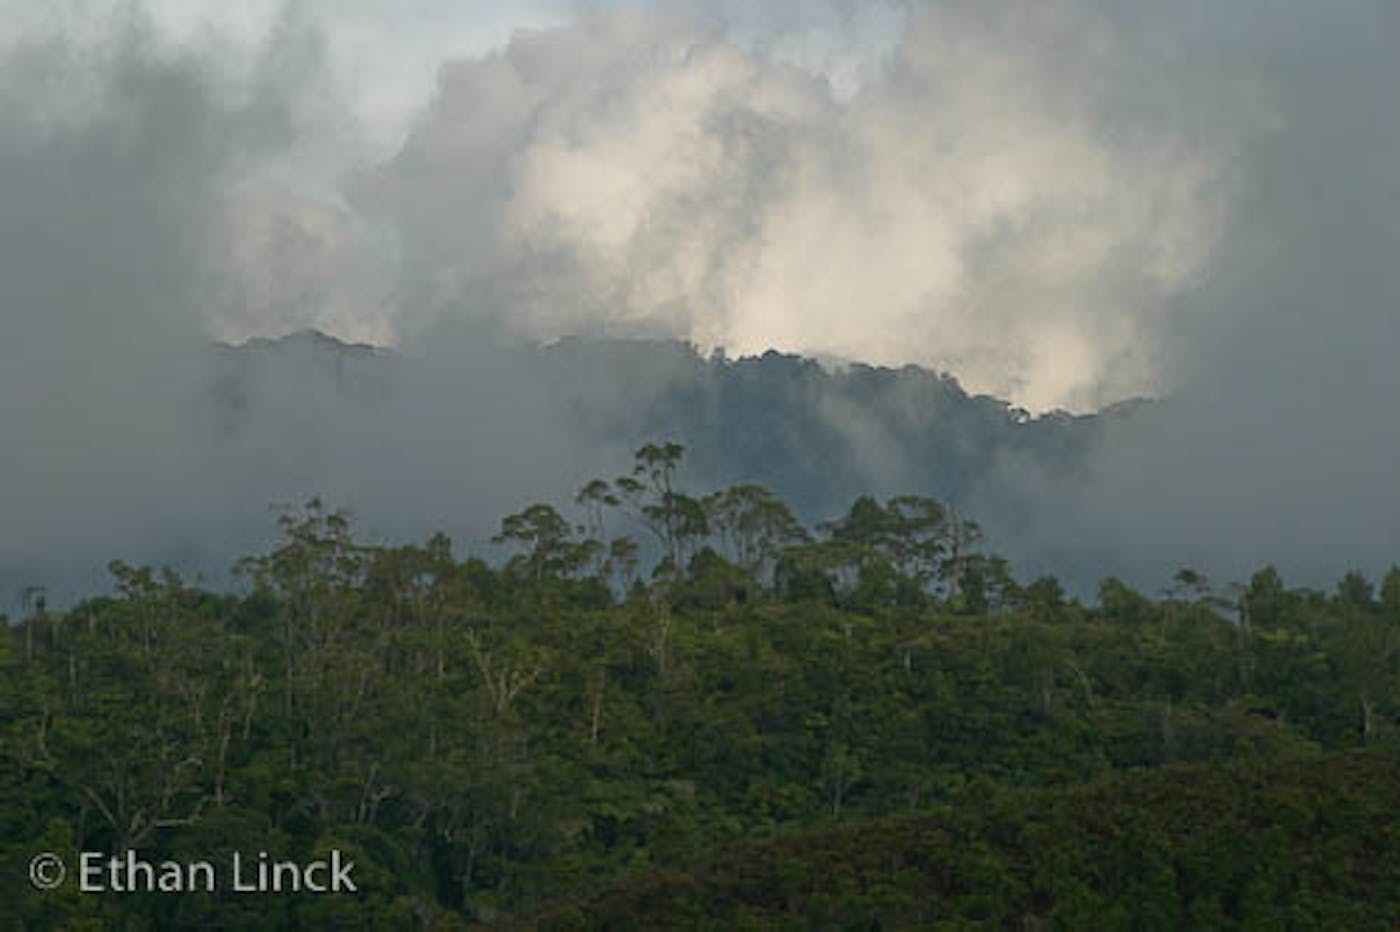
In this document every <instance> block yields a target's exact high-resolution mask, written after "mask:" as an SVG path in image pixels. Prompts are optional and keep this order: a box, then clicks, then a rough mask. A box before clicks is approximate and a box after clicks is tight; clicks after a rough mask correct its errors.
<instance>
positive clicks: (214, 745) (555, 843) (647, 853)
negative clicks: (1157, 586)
mask: <svg viewBox="0 0 1400 932" xmlns="http://www.w3.org/2000/svg"><path fill="white" fill-rule="evenodd" d="M682 453H683V451H682V450H681V448H680V447H679V446H677V445H674V444H666V445H649V446H648V447H644V448H642V449H641V450H639V451H638V454H637V467H636V470H635V471H634V473H633V474H632V475H630V476H626V477H623V478H621V479H618V480H616V481H615V482H604V481H602V480H597V481H595V482H592V483H589V484H588V485H587V486H585V487H584V490H583V491H581V492H580V494H579V496H578V499H577V504H578V505H579V507H580V508H581V509H582V511H583V514H582V516H581V517H580V518H579V519H578V520H574V519H572V518H571V517H569V516H568V515H566V514H564V513H562V512H560V511H559V510H557V509H556V508H555V507H554V506H551V505H546V504H538V505H532V506H530V507H528V508H526V509H525V510H523V511H521V512H519V513H517V514H514V515H511V516H509V517H507V518H506V519H505V520H504V521H503V522H502V529H501V535H500V537H499V541H500V542H501V543H503V544H506V545H508V546H509V547H511V548H513V550H514V554H513V555H512V556H511V557H510V558H509V560H508V561H507V563H506V564H505V565H504V566H502V567H493V566H491V565H488V564H487V563H485V562H483V561H482V560H480V559H476V558H470V557H469V558H467V559H465V560H461V561H459V560H458V559H457V558H456V557H454V555H453V553H452V546H451V543H450V542H449V541H448V540H447V539H446V538H444V537H442V536H440V535H439V536H436V537H434V538H432V539H431V540H429V541H428V542H426V543H425V544H423V545H421V546H414V545H409V546H395V547H376V546H369V545H366V544H364V543H362V542H361V541H359V540H357V539H356V538H355V536H354V533H353V529H352V526H351V523H350V521H349V519H348V517H346V516H345V515H343V514H341V513H339V512H334V511H329V510H327V509H326V508H325V507H324V506H323V505H322V504H321V503H320V502H317V501H313V502H311V503H309V504H308V506H307V507H306V508H304V509H301V510H296V511H288V512H285V513H283V514H282V515H281V517H280V518H279V522H278V523H279V527H280V529H281V532H282V539H281V541H280V542H279V543H278V544H277V545H276V546H275V547H273V548H272V549H271V551H270V552H269V553H267V554H264V555H260V556H256V557H252V558H250V559H248V560H245V561H243V563H242V564H241V569H242V571H243V573H244V575H245V578H246V579H247V580H248V583H249V585H248V586H247V588H246V591H244V592H242V593H240V594H220V593H213V592H206V591H202V590H200V589H197V588H193V587H191V586H189V585H187V584H186V583H185V582H184V581H183V580H181V579H180V578H179V577H178V576H177V575H175V574H173V573H168V572H157V571H155V570H152V569H151V568H148V567H132V566H128V565H126V564H123V563H120V562H115V563H113V564H112V566H111V569H112V574H113V579H114V588H115V592H114V594H113V595H111V596H101V597H96V598H93V599H90V600H88V601H86V602H83V603H80V604H78V605H76V606H73V607H72V608H71V609H69V610H67V611H64V612H55V611H51V610H49V609H47V608H46V606H45V605H44V604H43V602H42V601H41V599H40V598H39V597H38V595H34V596H33V597H31V598H28V599H26V608H25V617H23V618H22V619H21V620H20V621H19V623H18V624H16V625H14V626H12V627H10V628H9V629H8V630H7V634H8V638H7V639H6V640H4V641H0V742H2V743H0V790H2V791H3V795H2V796H0V799H3V802H2V803H0V867H3V868H4V869H5V870H6V871H9V874H8V876H11V877H16V876H22V875H23V871H24V870H25V865H26V864H27V861H28V859H29V858H30V857H32V856H33V855H34V853H36V852H38V851H41V850H54V851H59V852H63V853H66V852H76V851H79V850H96V851H104V852H112V853H119V852H123V851H126V850H134V851H138V852H140V853H141V855H142V856H143V857H144V858H147V859H149V860H161V859H179V858H206V857H227V856H229V855H230V854H231V853H232V852H233V851H244V852H256V851H260V850H266V851H268V852H269V853H271V854H272V855H274V856H276V857H287V858H293V859H303V860H304V859H306V858H309V857H312V856H315V855H316V854H317V853H318V852H325V851H327V850H330V849H332V848H336V849H339V850H342V851H346V852H351V853H352V856H353V858H354V860H355V861H356V862H357V864H358V865H359V869H358V873H357V876H358V877H360V878H362V879H363V880H364V881H365V882H364V884H363V885H362V889H361V890H360V892H359V893H358V894H354V895H349V896H342V897H330V898H326V897H323V898H314V897H308V896H291V897H281V898H267V897H247V896H242V897H239V896H236V895H231V894H214V895H206V894H200V895H198V896H183V897H160V896H156V895H145V894H133V895H131V896H128V897H104V896H86V897H84V896H79V895H77V894H76V893H75V891H74V890H73V889H72V888H71V885H70V886H69V887H66V888H64V889H61V890H59V891H55V892H53V893H49V894H41V893H38V892H37V891H33V890H29V889H27V888H26V889H25V890H23V891H20V894H19V895H18V896H17V897H15V898H13V899H7V901H6V904H5V905H6V908H7V909H11V910H13V911H14V912H15V914H16V915H17V916H18V918H19V920H20V922H21V923H22V925H21V926H20V927H21V928H29V927H33V928H45V927H56V928H100V927H108V926H113V925H116V926H122V925H126V926H127V927H132V928H142V927H170V926H211V927H220V926H223V927H250V928H282V927H294V926H301V927H311V928H320V927H338V926H352V927H368V928H414V927H418V928H443V929H446V928H455V927H460V926H463V925H465V924H466V923H467V922H475V921H502V922H509V921H513V920H514V919H519V918H520V917H538V918H539V922H540V923H541V924H546V925H548V924H551V923H552V924H555V925H557V926H570V925H580V924H583V925H586V924H590V923H591V924H595V925H609V926H617V927H628V926H630V927H636V928H653V927H657V926H659V925H675V924H680V925H694V926H701V927H726V928H727V927H732V926H736V925H737V926H744V925H746V924H747V925H750V926H752V925H763V926H767V925H784V924H795V925H813V924H815V925H819V926H822V925H825V926H840V927H846V926H857V927H862V928H873V927H890V926H892V925H909V924H912V925H928V924H933V923H936V922H939V921H947V922H953V923H957V922H964V923H968V922H982V923H987V922H991V923H995V924H1011V925H1032V926H1034V925H1036V924H1043V925H1060V926H1064V927H1073V928H1077V927H1086V926H1090V927H1104V926H1107V927H1113V926H1115V925H1117V926H1131V927H1162V928H1171V927H1180V926H1183V925H1185V926H1229V925H1231V924H1232V923H1237V924H1250V923H1255V924H1265V925H1267V924H1282V925H1290V924H1291V925H1296V926H1299V927H1306V926H1317V925H1323V926H1330V927H1355V926H1356V925H1357V924H1358V923H1359V924H1360V925H1363V926H1364V925H1366V924H1368V923H1369V922H1370V920H1372V919H1373V918H1374V917H1376V916H1380V915H1387V914H1388V915H1392V916H1393V915H1394V914H1395V913H1396V911H1397V910H1400V883H1397V881H1396V878H1395V876H1394V873H1393V870H1394V863H1393V861H1392V860H1389V858H1390V854H1389V853H1388V852H1384V851H1379V849H1378V848H1377V845H1378V842H1377V839H1378V838H1379V837H1380V835H1377V834H1376V833H1378V832H1379V833H1381V834H1384V832H1386V831H1389V830H1390V823H1389V822H1387V819H1388V818H1389V813H1392V812H1396V811H1400V799H1397V797H1396V795H1395V785H1394V778H1393V776H1392V775H1390V771H1387V772H1386V773H1382V774H1378V773H1376V772H1373V771H1375V769H1376V768H1378V767H1381V763H1384V764H1385V766H1387V767H1390V768H1391V771H1393V770H1394V767H1393V757H1392V755H1393V754H1394V749H1395V748H1396V747H1397V746H1400V728H1397V721H1398V720H1400V635H1397V632H1400V624H1397V621H1396V618H1397V616H1396V608H1395V604H1396V596H1395V592H1396V591H1397V586H1400V583H1396V582H1395V579H1397V578H1400V577H1398V576H1397V574H1396V573H1392V574H1390V575H1389V576H1387V577H1386V579H1385V582H1384V583H1383V584H1382V585H1381V590H1380V597H1379V599H1377V598H1376V597H1375V595H1374V593H1373V592H1372V591H1371V590H1370V589H1369V584H1367V585H1366V586H1363V585H1360V584H1358V583H1357V582H1356V581H1355V580H1350V581H1344V582H1343V584H1342V586H1341V587H1340V588H1339V590H1338V595H1337V597H1335V598H1328V597H1325V596H1321V595H1312V594H1308V593H1304V592H1299V591H1296V590H1290V589H1288V588H1287V587H1286V586H1285V585H1284V583H1283V581H1282V580H1281V579H1280V578H1279V577H1278V574H1277V573H1275V572H1273V571H1272V570H1268V569H1266V570H1264V571H1261V572H1260V573H1258V574H1256V575H1255V577H1254V578H1253V580H1251V583H1250V585H1249V586H1248V588H1247V589H1242V590H1241V591H1240V593H1239V594H1238V595H1239V598H1238V601H1239V605H1240V615H1239V619H1238V621H1236V620H1234V619H1233V618H1227V617H1225V616H1223V615H1222V614H1220V613H1218V611H1217V609H1219V608H1220V607H1221V606H1222V605H1223V604H1224V603H1222V602H1221V601H1220V600H1219V599H1217V598H1216V597H1215V596H1213V595H1212V594H1211V588H1210V586H1209V585H1208V584H1207V583H1206V581H1205V580H1204V579H1203V578H1201V577H1200V576H1199V574H1191V575H1189V576H1187V575H1184V574H1178V576H1177V579H1176V583H1177V585H1176V586H1175V587H1174V588H1173V589H1172V590H1171V592H1170V593H1169V595H1168V597H1167V598H1166V599H1164V600H1161V601H1154V600H1152V599H1150V598H1148V597H1147V596H1144V595H1142V594H1140V593H1138V592H1136V591H1134V590H1132V589H1130V588H1129V587H1128V586H1127V585H1125V584H1124V583H1122V582H1121V581H1118V580H1112V579H1108V580H1105V581H1104V582H1103V584H1102V585H1101V587H1100V592H1099V601H1098V605H1097V606H1093V607H1085V606H1083V605H1081V604H1079V603H1078V602H1076V601H1074V600H1073V599H1069V598H1067V597H1066V594H1065V593H1064V591H1063V590H1062V588H1061V587H1060V585H1059V583H1058V582H1057V581H1056V580H1054V579H1053V578H1050V577H1043V578H1041V579H1038V580H1035V581H1033V582H1031V583H1030V584H1028V585H1025V586H1021V585H1019V584H1018V583H1016V581H1015V580H1014V578H1013V576H1012V574H1011V571H1010V569H1009V568H1008V567H1007V565H1006V564H1005V562H1004V561H1002V560H999V559H998V558H996V557H995V556H994V555H991V554H988V553H984V552H979V550H978V549H977V546H978V543H979V541H978V535H977V533H976V532H975V525H973V524H972V523H971V522H969V521H966V520H965V519H963V518H962V517H961V516H959V515H957V513H956V512H955V511H954V510H952V509H950V508H947V507H945V506H944V505H942V504H940V503H937V502H934V501H932V500H929V499H921V498H912V497H901V498H894V499H890V500H888V501H886V502H883V503H882V502H879V501H876V500H874V499H868V498H866V499H860V500H858V501H857V502H856V503H854V504H853V505H852V506H851V508H850V509H849V510H848V511H847V513H846V514H845V515H844V516H842V517H841V518H839V519H837V520H836V521H834V522H832V523H831V524H829V525H827V526H825V527H824V528H823V529H819V530H818V531H817V532H816V533H813V532H810V531H808V530H807V529H806V528H803V527H802V525H801V524H800V523H798V522H797V521H796V519H795V518H794V516H793V515H792V513H791V511H790V510H788V509H787V507H786V506H785V505H783V503H781V502H780V501H778V500H777V499H776V498H774V497H773V496H772V495H771V493H769V492H767V491H766V490H764V489H762V488H759V487H757V486H752V485H741V486H735V487H733V488H730V489H725V490H720V491H719V492H715V493H711V494H708V495H691V494H689V493H687V492H685V491H683V488H682V486H681V485H680V479H681V477H680V475H679V466H680V463H681V456H682ZM697 509H698V510H697ZM619 521H635V522H638V523H640V524H641V525H642V526H643V527H644V528H646V529H648V531H649V532H650V534H651V541H650V543H651V547H650V548H648V547H644V546H642V545H640V544H638V543H637V542H635V541H633V540H632V538H630V537H628V536H626V535H624V534H621V533H618V531H619V528H618V526H617V525H618V522H619ZM652 567H660V570H659V571H657V570H652V571H651V572H648V570H649V569H651V568H652ZM648 578H649V579H651V580H652V582H650V583H647V582H643V581H642V580H644V579H648ZM1364 582H1365V581H1364V580H1362V583H1364ZM1363 746H1364V749H1365V753H1364V754H1359V755H1358V754H1353V753H1349V749H1354V748H1359V747H1363ZM1300 760H1301V761H1303V763H1298V761H1300ZM1377 762H1381V763H1377ZM1180 763H1190V764H1192V769H1189V770H1183V771H1176V770H1173V771H1171V772H1170V773H1169V774H1165V775H1162V776H1159V777H1150V778H1149V777H1144V776H1134V777H1132V778H1131V779H1126V777H1127V775H1129V774H1130V773H1131V772H1133V771H1136V770H1140V769H1144V768H1160V767H1164V766H1167V765H1175V764H1180ZM1125 779H1126V782H1125ZM1329 781H1330V782H1329ZM1387 804H1388V806H1389V808H1386V805H1387ZM1188 828H1191V829H1192V830H1191V831H1187V829H1188ZM1246 838H1248V839H1254V841H1252V842H1250V843H1249V844H1246V843H1245V842H1244V841H1242V839H1246ZM1290 852H1297V853H1298V855H1297V856H1296V857H1294V856H1293V855H1291V854H1290ZM1363 884H1370V885H1371V886H1369V887H1367V888H1366V889H1368V890H1370V891H1371V894H1372V895H1371V898H1370V899H1369V900H1364V901H1363V900H1359V899H1353V900H1351V901H1348V900H1347V897H1355V895H1356V894H1357V891H1358V890H1360V889H1362V885H1363ZM599 891H603V892H601V893H600V892H599ZM1349 902H1350V903H1351V905H1348V903H1349ZM1386 910H1389V913H1386ZM525 921H528V922H534V921H535V919H528V920H525Z"/></svg>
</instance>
